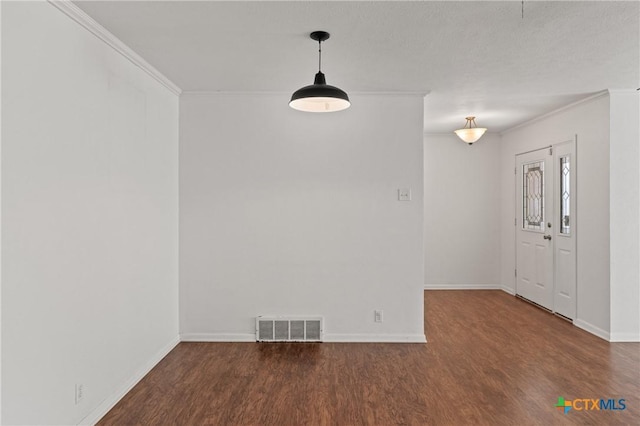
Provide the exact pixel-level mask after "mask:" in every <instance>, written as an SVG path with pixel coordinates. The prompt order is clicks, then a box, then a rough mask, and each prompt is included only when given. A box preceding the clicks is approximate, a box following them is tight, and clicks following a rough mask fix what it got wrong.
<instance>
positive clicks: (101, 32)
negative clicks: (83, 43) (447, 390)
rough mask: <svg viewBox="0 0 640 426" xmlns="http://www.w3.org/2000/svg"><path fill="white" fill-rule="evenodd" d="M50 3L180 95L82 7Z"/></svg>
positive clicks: (58, 1) (60, 0) (55, 0)
mask: <svg viewBox="0 0 640 426" xmlns="http://www.w3.org/2000/svg"><path fill="white" fill-rule="evenodd" d="M47 1H48V2H49V3H50V4H51V5H53V6H55V7H56V8H57V9H58V10H60V11H61V12H62V13H64V14H65V15H67V16H68V17H69V18H71V19H73V20H74V21H76V22H77V23H78V24H80V25H82V26H83V27H84V28H85V29H87V30H88V31H89V32H90V33H92V34H93V35H95V36H96V37H98V38H99V39H100V40H102V41H103V42H104V43H106V44H107V45H108V46H110V47H111V48H112V49H113V50H115V51H116V52H118V53H120V54H121V55H122V56H124V57H125V58H126V59H128V60H129V61H130V62H131V63H133V64H134V65H135V66H137V67H138V68H140V69H141V70H142V71H144V72H146V73H147V74H149V75H150V76H151V77H152V78H153V79H154V80H156V81H157V82H158V83H160V84H162V85H163V86H164V87H166V88H167V89H169V91H170V92H171V93H173V94H175V95H178V96H180V94H181V93H182V89H180V88H179V87H178V86H177V85H176V84H175V83H173V82H172V81H171V80H169V79H168V78H167V77H165V76H164V75H163V74H162V73H161V72H160V71H158V70H157V69H156V68H154V67H153V66H152V65H151V64H149V63H148V62H147V61H145V60H144V59H143V58H142V57H141V56H140V55H138V54H137V53H136V52H134V51H133V50H132V49H131V48H130V47H129V46H127V45H126V44H124V43H123V42H122V41H121V40H120V39H119V38H118V37H116V36H115V35H113V34H112V33H111V32H109V31H108V30H107V29H106V28H105V27H103V26H102V25H100V24H99V23H98V22H96V21H95V20H94V19H93V18H92V17H90V16H89V15H87V14H86V13H85V12H84V11H83V10H82V9H80V8H79V7H78V6H76V5H75V4H73V3H72V2H71V1H70V0H47Z"/></svg>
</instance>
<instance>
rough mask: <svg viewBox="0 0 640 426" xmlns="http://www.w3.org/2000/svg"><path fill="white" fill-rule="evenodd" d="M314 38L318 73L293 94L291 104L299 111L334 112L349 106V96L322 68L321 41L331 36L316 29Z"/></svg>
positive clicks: (313, 34) (312, 36)
mask: <svg viewBox="0 0 640 426" xmlns="http://www.w3.org/2000/svg"><path fill="white" fill-rule="evenodd" d="M310 37H311V38H312V39H313V40H316V41H317V42H318V47H319V49H318V52H319V55H318V73H317V74H316V77H315V79H314V81H313V84H312V85H309V86H305V87H303V88H301V89H298V90H296V91H295V92H294V93H293V95H292V96H291V101H290V102H289V106H290V107H291V108H293V109H297V110H299V111H307V112H333V111H341V110H343V109H346V108H349V106H350V105H351V102H349V96H348V95H347V93H346V92H345V91H344V90H342V89H339V88H337V87H335V86H330V85H328V84H327V81H326V80H325V77H324V74H323V73H322V71H321V70H320V68H321V64H322V62H321V61H322V48H321V46H322V45H321V43H322V42H323V41H325V40H327V39H328V38H329V33H328V32H326V31H314V32H312V33H311V34H310Z"/></svg>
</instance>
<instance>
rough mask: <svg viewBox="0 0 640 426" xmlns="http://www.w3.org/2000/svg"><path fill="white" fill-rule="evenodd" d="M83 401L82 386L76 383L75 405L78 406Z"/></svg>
mask: <svg viewBox="0 0 640 426" xmlns="http://www.w3.org/2000/svg"><path fill="white" fill-rule="evenodd" d="M83 399H84V385H83V384H82V383H76V405H77V404H80V403H81V402H82V400H83Z"/></svg>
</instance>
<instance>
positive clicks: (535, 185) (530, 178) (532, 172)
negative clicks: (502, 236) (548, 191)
mask: <svg viewBox="0 0 640 426" xmlns="http://www.w3.org/2000/svg"><path fill="white" fill-rule="evenodd" d="M544 190H545V187H544V162H540V161H538V162H534V163H528V164H523V165H522V228H523V229H528V230H532V231H544V220H545V219H544V209H545V205H544Z"/></svg>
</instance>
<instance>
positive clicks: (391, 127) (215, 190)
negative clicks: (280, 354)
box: [180, 94, 424, 341]
mask: <svg viewBox="0 0 640 426" xmlns="http://www.w3.org/2000/svg"><path fill="white" fill-rule="evenodd" d="M288 100H289V99H288V94H256V95H250V94H246V95H242V94H236V95H231V94H228V95H225V94H220V95H215V94H210V95H206V94H199V95H198V94H192V95H188V94H186V95H185V94H183V96H182V97H181V100H180V308H181V309H180V312H181V323H180V330H181V336H182V337H183V338H184V339H188V340H248V341H250V340H252V339H255V317H256V316H257V315H305V314H314V315H323V316H324V317H325V321H326V324H325V333H326V336H325V337H326V340H333V341H336V340H343V341H357V340H361V341H362V340H370V341H383V340H387V341H423V340H424V333H423V306H422V305H423V301H422V288H423V253H422V222H423V200H422V194H423V188H422V185H423V175H422V161H423V160H422V158H423V157H422V103H423V98H422V97H421V96H381V95H377V96H376V95H366V96H364V95H361V96H358V95H357V94H352V102H353V105H352V107H351V108H350V109H348V110H346V111H343V112H339V113H330V114H308V113H303V112H299V111H295V110H292V109H291V108H289V107H288V106H287V103H288ZM403 187H407V188H411V190H412V194H413V201H411V202H400V201H398V195H397V190H398V188H403ZM375 309H382V310H384V322H383V323H375V322H374V310H375Z"/></svg>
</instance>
